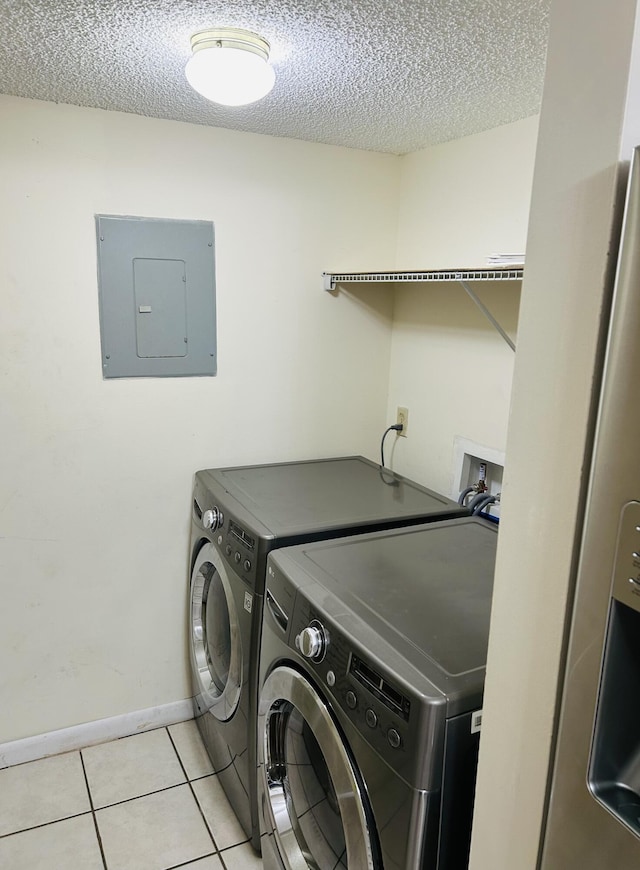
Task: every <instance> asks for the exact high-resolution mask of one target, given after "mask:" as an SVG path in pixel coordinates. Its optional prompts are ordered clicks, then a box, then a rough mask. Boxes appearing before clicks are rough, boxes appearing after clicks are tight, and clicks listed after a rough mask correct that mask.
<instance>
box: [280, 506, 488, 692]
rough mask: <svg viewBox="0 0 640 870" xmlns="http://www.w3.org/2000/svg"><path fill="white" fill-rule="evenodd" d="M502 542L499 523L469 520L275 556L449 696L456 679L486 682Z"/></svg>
mask: <svg viewBox="0 0 640 870" xmlns="http://www.w3.org/2000/svg"><path fill="white" fill-rule="evenodd" d="M496 544H497V530H496V527H495V526H494V525H492V524H490V523H487V522H486V521H483V520H478V519H476V518H465V519H457V520H449V521H445V522H438V523H433V524H430V525H425V526H417V527H416V526H413V527H411V528H408V529H400V530H395V531H391V532H377V533H375V534H371V535H360V536H357V537H353V538H344V539H341V540H340V541H330V542H323V543H317V544H308V545H301V546H297V547H289V548H287V549H285V550H280V551H278V553H276V554H274V555H273V556H272V558H273V559H274V560H275V562H276V563H277V564H279V566H280V568H281V570H282V571H283V572H284V573H286V574H287V575H288V576H289V578H291V579H293V580H294V582H297V581H298V580H299V581H300V585H301V586H305V580H304V579H302V578H303V577H304V576H305V575H306V577H307V581H306V585H308V583H309V582H311V584H320V586H322V587H324V588H325V589H328V590H329V591H331V592H332V593H333V595H334V596H335V598H334V601H335V602H336V604H337V606H338V608H339V606H340V603H341V602H342V603H344V604H346V605H347V607H348V608H349V609H350V610H351V611H352V613H354V614H355V615H356V616H357V617H358V618H359V619H361V620H363V621H364V622H365V623H367V624H368V625H370V626H372V627H373V628H374V629H375V631H376V633H377V634H378V635H379V636H380V637H381V638H382V640H383V641H384V642H385V643H387V644H390V645H391V646H393V647H394V648H396V649H398V650H399V651H401V652H402V653H403V654H404V655H405V657H406V658H407V659H409V661H410V662H411V663H412V664H413V665H414V666H415V667H417V668H418V669H419V670H420V671H421V672H423V673H426V672H428V673H429V675H430V676H429V678H430V679H431V680H432V681H433V682H434V683H435V684H436V685H438V683H440V685H441V686H442V687H443V688H445V690H446V691H447V692H448V691H449V690H450V689H451V679H449V678H456V677H460V678H462V677H464V676H465V675H468V674H470V673H471V672H474V671H478V672H479V675H480V676H481V677H482V673H483V671H484V667H485V665H486V659H487V645H488V638H489V619H490V614H491V596H492V590H493V573H494V567H495V554H496ZM299 569H303V571H304V575H303V574H301V573H300V570H299ZM327 600H329V599H327ZM373 652H374V653H375V651H373ZM433 665H435V666H436V668H435V669H434V668H433V667H432V666H433ZM438 672H439V673H440V674H441V676H440V679H439V680H438V676H437V675H438ZM434 675H435V678H434ZM443 678H444V679H443ZM454 681H455V679H454Z"/></svg>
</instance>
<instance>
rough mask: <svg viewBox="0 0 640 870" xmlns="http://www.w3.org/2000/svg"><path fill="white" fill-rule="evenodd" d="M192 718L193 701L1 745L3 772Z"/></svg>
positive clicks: (0, 759)
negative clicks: (31, 762)
mask: <svg viewBox="0 0 640 870" xmlns="http://www.w3.org/2000/svg"><path fill="white" fill-rule="evenodd" d="M192 718H193V708H192V706H191V699H187V700H185V701H174V702H173V703H172V704H163V705H162V706H161V707H148V708H147V709H146V710H136V711H135V712H133V713H124V714H123V715H122V716H112V717H110V718H109V719H98V720H96V721H95V722H86V723H85V724H84V725H74V726H73V727H71V728H61V729H60V730H59V731H50V732H49V733H48V734H37V735H36V736H35V737H25V738H24V739H23V740H13V741H11V742H10V743H0V768H3V767H12V766H13V765H14V764H23V763H24V762H25V761H35V760H36V759H38V758H45V757H46V756H47V755H58V754H59V753H61V752H71V751H72V750H74V749H84V747H85V746H92V745H93V744H95V743H106V742H107V741H108V740H116V739H117V738H118V737H128V736H129V735H130V734H138V733H139V732H141V731H151V730H153V729H154V728H162V727H164V726H165V725H174V724H175V723H176V722H183V721H184V720H185V719H192Z"/></svg>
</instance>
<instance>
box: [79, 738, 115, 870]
mask: <svg viewBox="0 0 640 870" xmlns="http://www.w3.org/2000/svg"><path fill="white" fill-rule="evenodd" d="M79 755H80V764H81V765H82V773H83V774H84V782H85V785H86V787H87V794H88V795H89V806H90V807H91V817H92V819H93V826H94V828H95V831H96V837H97V838H98V846H99V848H100V855H101V856H102V864H103V866H104V870H109V868H108V867H107V859H106V857H105V854H104V848H103V845H102V837H101V836H100V828H99V827H98V819H97V817H96V811H95V808H94V806H93V797H92V796H91V788H90V787H89V777H88V776H87V769H86V767H85V766H84V758H83V756H82V750H80V751H79Z"/></svg>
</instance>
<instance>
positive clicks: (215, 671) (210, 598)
mask: <svg viewBox="0 0 640 870" xmlns="http://www.w3.org/2000/svg"><path fill="white" fill-rule="evenodd" d="M191 652H192V659H193V667H194V669H195V674H194V676H195V677H196V680H197V684H198V685H197V688H198V694H199V696H200V699H201V700H202V702H203V706H204V707H205V708H206V709H208V710H210V711H211V713H213V715H214V716H215V717H216V718H217V719H220V720H222V721H225V720H227V719H230V718H231V716H233V714H234V712H235V710H236V708H237V706H238V703H239V701H240V687H241V676H242V642H241V639H240V627H239V622H238V613H237V610H236V606H235V603H234V600H233V590H232V588H231V581H230V579H229V576H228V574H227V570H226V568H225V566H224V563H223V561H222V559H221V557H220V555H219V553H218V551H217V550H216V549H215V547H214V546H213V544H205V546H204V547H203V548H202V549H201V550H200V552H199V553H198V556H197V558H196V561H195V564H194V566H193V571H192V573H191Z"/></svg>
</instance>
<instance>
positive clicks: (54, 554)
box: [0, 97, 399, 743]
mask: <svg viewBox="0 0 640 870" xmlns="http://www.w3.org/2000/svg"><path fill="white" fill-rule="evenodd" d="M0 112H1V113H2V118H3V122H2V136H0V187H1V202H2V207H1V209H0V288H1V292H2V309H3V316H2V317H1V318H0V430H1V431H2V451H0V480H1V481H2V485H1V487H0V572H1V575H2V586H3V600H2V607H1V608H0V661H1V662H2V667H1V668H0V698H2V703H1V704H0V743H2V742H5V741H10V740H12V739H17V738H22V737H26V736H30V735H33V734H37V733H42V732H46V731H49V730H52V729H57V728H62V727H66V726H70V725H73V724H76V723H82V722H86V721H90V720H93V719H97V718H102V717H108V716H114V715H118V714H121V713H125V712H130V711H134V710H139V709H144V708H146V707H151V706H155V705H161V704H163V703H168V702H173V701H176V700H179V699H181V698H185V697H188V695H189V689H188V682H187V671H186V661H187V657H186V652H185V651H186V641H185V631H184V626H185V620H186V612H185V594H186V588H185V582H186V559H187V524H188V520H189V501H190V488H191V477H192V474H193V472H194V470H195V469H197V468H200V467H207V466H215V465H225V464H233V463H239V462H252V461H256V462H260V461H269V460H278V459H281V458H287V459H290V458H303V457H314V456H329V455H336V454H341V453H351V452H362V453H364V454H366V455H369V456H371V457H375V456H376V455H377V444H378V433H379V432H380V430H381V428H382V426H383V423H384V419H385V409H386V392H387V382H388V372H389V353H390V339H391V321H390V316H391V301H390V299H389V297H388V294H385V293H383V292H381V291H380V290H378V289H375V288H374V289H371V290H369V291H367V292H366V293H356V294H341V295H339V296H338V297H336V298H334V297H333V296H331V295H330V294H328V293H325V292H323V290H322V289H321V288H322V284H321V272H322V270H323V269H326V268H328V267H330V266H331V265H332V264H333V263H338V262H339V263H340V264H341V265H342V266H344V267H345V268H353V269H358V268H365V267H367V266H368V265H369V264H371V263H372V262H374V261H375V260H376V259H377V258H378V257H379V256H383V257H386V258H388V260H389V261H392V260H393V256H394V254H395V230H396V215H397V208H396V204H397V195H398V172H399V158H397V157H393V156H389V155H377V154H372V153H365V152H358V151H354V150H348V149H340V148H334V147H329V146H324V145H313V144H308V143H302V142H295V141H291V140H285V139H275V138H269V137H263V136H254V135H250V134H243V133H234V132H231V131H227V130H216V129H211V128H206V127H196V126H189V125H186V124H179V123H173V122H166V121H159V120H152V119H147V118H140V117H134V116H131V115H124V114H117V113H110V112H109V113H108V112H102V111H97V110H89V109H78V108H72V107H66V106H57V105H54V104H47V103H37V102H30V101H27V100H20V99H13V98H6V97H3V98H0ZM95 213H106V214H131V215H143V216H148V217H167V218H189V219H203V220H213V221H214V222H215V228H216V244H217V251H216V253H217V303H218V350H219V373H218V376H217V377H216V378H186V379H184V378H179V379H140V380H119V381H115V380H112V381H104V380H102V377H101V367H100V343H99V323H98V296H97V285H96V255H95V234H94V214H95Z"/></svg>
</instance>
